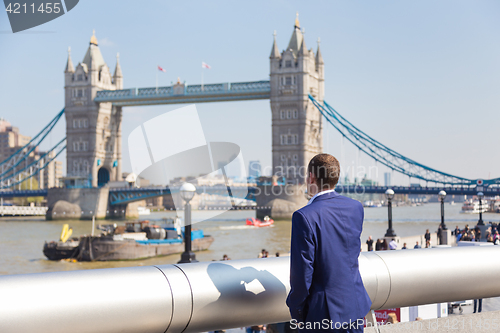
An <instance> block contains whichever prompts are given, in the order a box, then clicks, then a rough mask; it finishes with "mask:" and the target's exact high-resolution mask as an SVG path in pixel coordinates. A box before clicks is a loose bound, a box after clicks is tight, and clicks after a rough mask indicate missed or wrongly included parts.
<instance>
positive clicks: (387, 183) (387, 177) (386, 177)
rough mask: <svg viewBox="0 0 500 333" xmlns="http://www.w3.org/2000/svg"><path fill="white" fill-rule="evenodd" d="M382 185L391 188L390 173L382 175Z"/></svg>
mask: <svg viewBox="0 0 500 333" xmlns="http://www.w3.org/2000/svg"><path fill="white" fill-rule="evenodd" d="M384 185H385V186H391V173H390V172H385V173H384Z"/></svg>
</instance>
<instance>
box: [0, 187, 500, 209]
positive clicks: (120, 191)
mask: <svg viewBox="0 0 500 333" xmlns="http://www.w3.org/2000/svg"><path fill="white" fill-rule="evenodd" d="M389 188H391V189H393V190H394V193H395V194H419V195H429V194H438V193H439V191H441V190H445V191H446V193H447V194H448V195H475V194H477V192H479V191H481V190H482V192H483V193H484V195H485V196H496V195H500V187H496V186H495V187H493V186H490V187H485V188H476V187H450V186H447V187H437V186H436V187H414V186H360V185H337V187H336V190H337V192H338V193H340V194H344V195H352V194H384V193H385V191H387V189H389ZM178 191H179V186H175V187H172V188H169V187H168V186H167V187H139V188H110V189H109V203H110V204H111V205H119V204H126V203H129V202H133V201H138V200H144V199H147V198H154V197H159V196H164V195H168V194H171V193H175V192H178ZM227 191H228V188H227V187H226V186H223V185H216V186H199V187H198V188H197V189H196V192H197V193H198V194H201V193H208V194H220V195H227ZM231 192H232V195H233V196H234V197H237V198H246V199H249V200H255V194H256V193H257V192H258V187H256V186H249V187H245V186H232V187H231ZM47 193H48V190H46V189H44V190H15V191H0V198H13V197H36V196H43V197H46V196H47Z"/></svg>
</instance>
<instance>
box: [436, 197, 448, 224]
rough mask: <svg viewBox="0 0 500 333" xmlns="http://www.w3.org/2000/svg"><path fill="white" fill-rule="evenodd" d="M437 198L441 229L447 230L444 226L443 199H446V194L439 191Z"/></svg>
mask: <svg viewBox="0 0 500 333" xmlns="http://www.w3.org/2000/svg"><path fill="white" fill-rule="evenodd" d="M438 197H439V201H441V229H442V230H448V228H447V227H446V224H444V198H446V192H445V191H439V194H438Z"/></svg>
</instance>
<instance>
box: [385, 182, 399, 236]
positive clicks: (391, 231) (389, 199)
mask: <svg viewBox="0 0 500 333" xmlns="http://www.w3.org/2000/svg"><path fill="white" fill-rule="evenodd" d="M385 196H386V198H387V208H388V214H389V228H388V229H387V232H386V233H385V236H384V237H396V233H395V232H394V229H392V198H394V191H393V190H392V189H388V190H387V191H385Z"/></svg>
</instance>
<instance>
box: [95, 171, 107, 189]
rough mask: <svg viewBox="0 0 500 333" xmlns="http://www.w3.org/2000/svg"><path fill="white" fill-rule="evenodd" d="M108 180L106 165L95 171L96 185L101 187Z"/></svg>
mask: <svg viewBox="0 0 500 333" xmlns="http://www.w3.org/2000/svg"><path fill="white" fill-rule="evenodd" d="M108 182H109V170H108V169H107V168H106V167H101V168H100V169H99V171H98V172H97V186H98V187H102V186H104V185H106V184H107V183H108Z"/></svg>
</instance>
